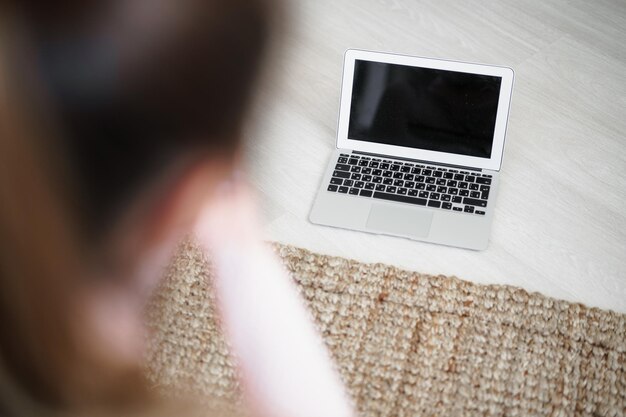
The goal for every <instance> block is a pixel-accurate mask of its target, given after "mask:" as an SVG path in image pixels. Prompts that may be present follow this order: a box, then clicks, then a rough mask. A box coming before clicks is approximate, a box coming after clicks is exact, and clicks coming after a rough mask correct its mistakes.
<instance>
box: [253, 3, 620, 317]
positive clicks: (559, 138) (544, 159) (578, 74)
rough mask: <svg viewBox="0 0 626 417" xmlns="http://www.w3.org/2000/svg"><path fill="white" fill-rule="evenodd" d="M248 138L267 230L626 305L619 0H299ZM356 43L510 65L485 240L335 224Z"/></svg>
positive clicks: (284, 237)
mask: <svg viewBox="0 0 626 417" xmlns="http://www.w3.org/2000/svg"><path fill="white" fill-rule="evenodd" d="M292 9H293V10H292V16H291V19H290V21H291V24H290V25H289V27H288V29H287V36H286V38H285V39H284V49H283V50H282V51H281V52H280V54H279V55H280V56H279V57H277V59H276V60H275V61H274V63H273V66H274V68H275V69H274V74H273V77H272V78H271V79H270V81H268V82H267V84H266V85H265V86H264V88H263V93H262V94H261V96H260V97H259V100H258V106H257V108H256V109H255V112H254V118H253V119H254V123H253V124H252V125H251V128H250V130H249V134H248V141H247V145H246V147H247V156H248V160H249V161H250V164H249V170H250V178H251V181H252V183H253V184H254V185H255V187H256V188H257V189H258V191H259V198H260V201H261V206H262V214H263V216H264V222H265V232H266V237H267V239H271V240H276V241H279V242H283V243H291V244H295V245H299V246H303V247H306V248H309V249H312V250H314V251H319V252H323V253H328V254H333V255H339V256H346V257H350V258H355V259H358V260H361V261H367V262H385V263H391V264H395V265H399V266H401V267H404V268H408V269H411V270H417V271H422V272H427V273H433V274H448V275H457V276H459V277H462V278H464V279H469V280H472V281H474V282H478V283H502V284H511V285H517V286H521V287H523V288H526V289H527V290H530V291H540V292H542V293H544V294H546V295H549V296H553V297H558V298H563V299H567V300H570V301H577V302H583V303H586V304H588V305H591V306H597V307H601V308H607V309H613V310H616V311H620V312H626V139H625V137H624V132H626V2H624V1H617V0H599V1H594V2H588V1H583V0H548V1H542V2H539V1H536V0H504V1H495V0H490V1H485V2H459V1H453V0H439V1H436V2H433V1H426V0H421V1H420V0H342V1H331V0H318V1H306V0H297V1H293V7H292ZM347 48H361V49H370V50H383V51H395V52H400V53H407V54H411V55H421V56H431V57H440V58H449V59H458V60H465V61H472V62H486V63H493V64H501V65H507V66H511V67H513V68H514V70H515V71H516V85H515V89H514V95H513V105H512V113H511V120H510V124H509V133H508V136H507V148H506V152H505V158H504V165H503V169H502V176H501V186H500V192H499V196H498V201H497V207H496V215H495V218H494V225H493V231H492V236H491V243H490V246H489V248H488V249H487V250H486V251H483V252H473V251H467V250H462V249H455V248H449V247H444V246H437V245H432V244H427V243H420V242H413V241H409V240H406V239H400V238H392V237H385V236H376V235H369V234H364V233H358V232H352V231H347V230H340V229H333V228H326V227H320V226H315V225H312V224H311V223H309V222H308V219H307V218H308V214H309V210H310V208H311V205H312V203H313V199H314V197H315V193H316V191H317V188H318V186H319V183H320V180H321V176H322V172H323V170H324V169H325V167H326V164H327V163H328V157H329V155H330V153H331V151H332V149H333V148H334V146H335V131H336V124H337V112H338V103H339V90H340V82H341V66H342V55H343V52H344V51H345V49H347Z"/></svg>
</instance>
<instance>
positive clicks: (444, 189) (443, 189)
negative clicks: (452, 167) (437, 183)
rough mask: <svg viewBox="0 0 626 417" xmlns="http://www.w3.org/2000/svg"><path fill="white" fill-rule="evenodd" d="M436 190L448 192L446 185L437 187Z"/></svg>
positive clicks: (443, 192)
mask: <svg viewBox="0 0 626 417" xmlns="http://www.w3.org/2000/svg"><path fill="white" fill-rule="evenodd" d="M437 192H438V193H442V194H445V193H447V192H448V189H447V188H446V187H437Z"/></svg>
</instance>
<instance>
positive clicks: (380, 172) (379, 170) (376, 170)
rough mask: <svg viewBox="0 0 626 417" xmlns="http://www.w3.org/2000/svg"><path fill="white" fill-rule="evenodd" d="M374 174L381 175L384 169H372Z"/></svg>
mask: <svg viewBox="0 0 626 417" xmlns="http://www.w3.org/2000/svg"><path fill="white" fill-rule="evenodd" d="M372 175H377V176H379V177H380V176H381V175H383V170H382V169H375V170H373V171H372Z"/></svg>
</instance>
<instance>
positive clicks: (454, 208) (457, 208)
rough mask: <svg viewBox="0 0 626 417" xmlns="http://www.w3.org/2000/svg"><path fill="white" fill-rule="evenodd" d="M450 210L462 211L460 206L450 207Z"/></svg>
mask: <svg viewBox="0 0 626 417" xmlns="http://www.w3.org/2000/svg"><path fill="white" fill-rule="evenodd" d="M452 210H454V211H463V209H462V208H461V207H452Z"/></svg>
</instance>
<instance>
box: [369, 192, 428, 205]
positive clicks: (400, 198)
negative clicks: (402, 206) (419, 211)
mask: <svg viewBox="0 0 626 417" xmlns="http://www.w3.org/2000/svg"><path fill="white" fill-rule="evenodd" d="M374 198H380V199H382V200H389V201H399V202H401V203H409V204H417V205H419V206H425V205H426V200H424V199H423V198H415V197H408V196H405V195H398V194H387V193H374Z"/></svg>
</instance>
